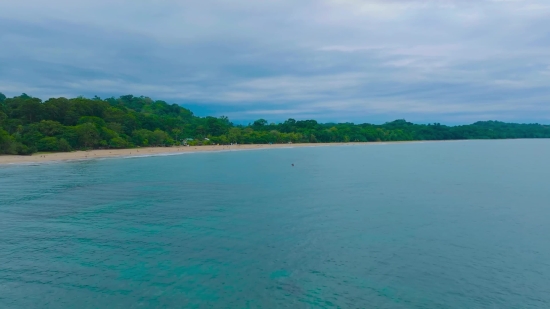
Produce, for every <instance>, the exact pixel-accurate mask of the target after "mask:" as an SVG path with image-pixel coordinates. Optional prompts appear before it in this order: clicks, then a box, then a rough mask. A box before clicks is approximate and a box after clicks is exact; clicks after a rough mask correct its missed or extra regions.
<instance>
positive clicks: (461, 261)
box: [0, 140, 550, 309]
mask: <svg viewBox="0 0 550 309" xmlns="http://www.w3.org/2000/svg"><path fill="white" fill-rule="evenodd" d="M292 164H294V167H293V166H292ZM0 308H78V309H82V308H418V309H420V308H423V309H440V308H468V309H474V308H498V309H503V308H510V309H512V308H513V309H517V308H545V309H547V308H550V140H509V141H508V140H507V141H459V142H433V143H432V142H430V143H403V144H370V145H361V146H334V147H315V148H291V149H271V150H258V151H232V152H220V153H196V154H184V155H174V156H157V157H146V158H125V159H122V158H118V159H103V160H90V161H80V162H66V163H51V164H42V165H30V166H29V165H26V166H4V167H0Z"/></svg>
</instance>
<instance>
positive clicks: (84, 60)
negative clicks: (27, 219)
mask: <svg viewBox="0 0 550 309" xmlns="http://www.w3.org/2000/svg"><path fill="white" fill-rule="evenodd" d="M0 92H3V93H5V94H6V95H8V96H13V95H19V94H21V93H23V92H25V93H27V94H29V95H32V96H36V97H40V98H42V99H46V98H49V97H52V96H55V97H57V96H69V97H73V96H78V95H83V96H87V97H92V96H94V95H98V96H100V97H108V96H120V95H125V94H134V95H144V96H149V97H152V98H154V99H162V100H166V101H168V102H170V103H178V104H182V105H183V106H186V107H189V108H191V109H192V110H193V111H194V112H195V113H196V114H199V115H206V114H213V115H218V116H219V115H227V116H229V117H230V118H231V119H232V120H236V121H245V122H246V121H249V120H253V119H258V118H265V119H268V120H269V121H280V120H284V119H287V118H290V117H292V118H296V119H309V118H314V119H319V120H322V121H351V122H356V123H359V122H372V123H381V122H385V121H390V120H394V119H398V118H405V119H407V120H410V121H415V122H423V123H426V122H442V123H449V124H456V123H470V122H473V121H477V120H489V119H496V120H503V121H518V122H543V123H550V1H549V0H424V1H421V0H279V1H272V0H263V1H262V0H223V1H222V0H200V1H198V0H192V1H191V0H157V1H153V0H78V1H75V0H49V1H43V0H17V1H15V0H13V1H12V0H5V1H0Z"/></svg>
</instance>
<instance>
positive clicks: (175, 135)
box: [0, 93, 550, 155]
mask: <svg viewBox="0 0 550 309" xmlns="http://www.w3.org/2000/svg"><path fill="white" fill-rule="evenodd" d="M517 138H550V126H549V125H542V124H536V123H535V124H517V123H505V122H500V121H479V122H476V123H473V124H470V125H458V126H446V125H441V124H439V123H434V124H413V123H410V122H407V121H405V120H395V121H392V122H387V123H385V124H382V125H375V124H368V123H363V124H354V123H318V122H317V121H315V120H301V121H296V120H294V119H288V120H286V121H285V122H282V123H268V121H266V120H265V119H259V120H256V121H254V122H253V123H252V124H249V125H235V124H233V123H231V122H230V120H229V119H228V118H227V117H197V116H195V115H193V113H192V112H191V111H190V110H188V109H186V108H184V107H181V106H180V105H177V104H168V103H166V102H164V101H158V100H157V101H155V100H153V99H151V98H148V97H143V96H140V97H135V96H133V95H125V96H121V97H119V98H108V99H101V98H99V97H95V98H92V99H89V98H83V97H77V98H72V99H67V98H51V99H49V100H47V101H45V102H43V101H42V100H41V99H39V98H34V97H32V96H29V95H27V94H22V95H20V96H16V97H13V98H7V97H6V96H5V95H4V94H2V93H0V154H11V155H30V154H33V153H36V152H69V151H74V150H89V149H123V148H135V147H166V146H174V145H184V144H187V145H190V146H198V145H217V144H221V145H228V144H235V143H237V144H270V143H272V144H282V143H347V142H381V141H427V140H464V139H517Z"/></svg>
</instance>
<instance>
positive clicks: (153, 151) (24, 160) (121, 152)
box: [0, 140, 463, 166]
mask: <svg viewBox="0 0 550 309" xmlns="http://www.w3.org/2000/svg"><path fill="white" fill-rule="evenodd" d="M457 141H463V140H443V141H395V142H389V141H384V142H350V143H296V144H271V145H270V144H239V145H208V146H172V147H142V148H131V149H95V150H88V151H83V150H79V151H72V152H52V153H37V154H33V155H30V156H22V155H0V166H6V165H17V164H38V163H52V162H70V161H82V160H93V159H105V158H138V157H150V156H162V155H178V154H187V153H199V152H224V151H239V150H260V149H281V148H296V147H326V146H360V145H362V146H367V145H384V144H399V143H431V142H457Z"/></svg>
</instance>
